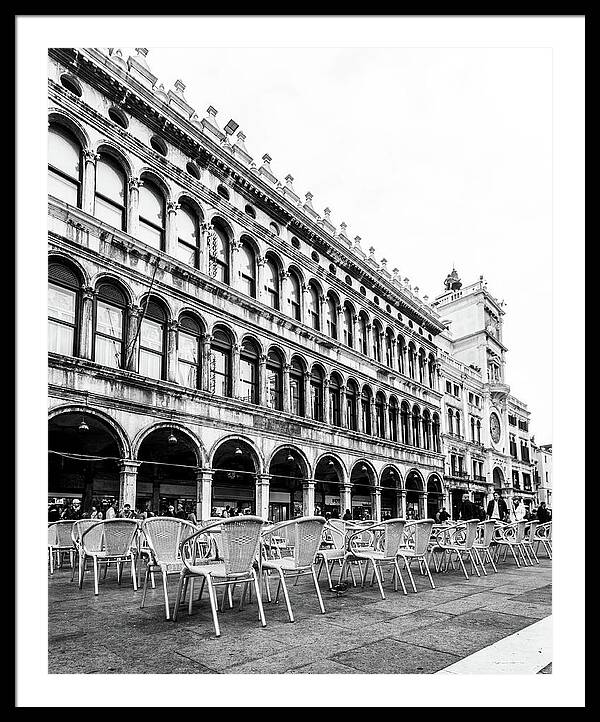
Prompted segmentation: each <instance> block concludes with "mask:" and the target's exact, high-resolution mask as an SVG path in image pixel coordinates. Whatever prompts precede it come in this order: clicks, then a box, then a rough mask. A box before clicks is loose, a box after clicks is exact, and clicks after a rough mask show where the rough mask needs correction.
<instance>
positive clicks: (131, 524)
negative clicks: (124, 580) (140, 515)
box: [81, 519, 138, 557]
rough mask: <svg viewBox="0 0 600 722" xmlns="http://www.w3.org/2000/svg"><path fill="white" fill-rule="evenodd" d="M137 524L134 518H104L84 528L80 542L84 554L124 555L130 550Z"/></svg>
mask: <svg viewBox="0 0 600 722" xmlns="http://www.w3.org/2000/svg"><path fill="white" fill-rule="evenodd" d="M137 529H138V525H137V522H136V520H135V519H106V520H104V521H99V522H98V523H97V524H94V525H93V526H90V527H89V528H88V529H86V530H85V531H84V532H83V534H82V536H81V544H82V545H83V548H84V551H85V553H86V554H97V553H98V552H104V554H105V555H106V556H115V557H118V556H126V555H128V554H129V553H130V551H131V546H132V544H133V539H134V537H135V534H136V532H137Z"/></svg>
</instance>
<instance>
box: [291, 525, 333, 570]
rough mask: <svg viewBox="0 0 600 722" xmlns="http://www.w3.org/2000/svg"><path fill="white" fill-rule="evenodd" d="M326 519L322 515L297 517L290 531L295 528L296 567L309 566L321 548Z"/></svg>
mask: <svg viewBox="0 0 600 722" xmlns="http://www.w3.org/2000/svg"><path fill="white" fill-rule="evenodd" d="M324 526H325V519H324V518H323V517H320V516H312V517H311V516H305V517H302V518H301V519H295V520H294V523H293V524H290V526H289V527H288V531H291V530H292V529H293V530H294V542H293V543H294V562H295V565H296V567H309V566H310V565H311V564H312V563H313V562H314V560H315V555H316V553H317V551H318V550H319V545H320V543H321V535H322V534H323V527H324Z"/></svg>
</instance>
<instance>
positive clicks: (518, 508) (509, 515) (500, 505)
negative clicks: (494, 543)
mask: <svg viewBox="0 0 600 722" xmlns="http://www.w3.org/2000/svg"><path fill="white" fill-rule="evenodd" d="M442 513H445V514H446V519H447V518H448V516H449V515H448V512H446V508H445V507H443V508H442V510H441V511H439V512H438V514H437V515H436V521H438V522H441V523H443V521H442V519H441V516H442ZM438 517H439V518H438ZM460 518H461V519H462V520H463V521H466V520H467V519H479V520H481V521H484V520H485V519H496V520H498V521H504V522H515V521H522V520H523V519H524V520H525V521H534V520H536V521H539V522H540V523H544V522H547V521H551V519H552V512H551V511H550V509H548V507H547V506H546V503H545V502H544V501H542V502H540V504H539V506H538V507H537V508H535V507H533V506H532V505H528V504H525V503H524V502H523V499H522V498H521V497H520V496H515V497H513V499H512V504H511V505H510V506H509V505H508V504H507V503H506V501H505V499H503V498H502V496H501V495H500V494H499V493H498V492H497V491H495V492H494V497H493V499H491V500H490V501H489V502H488V505H487V509H485V510H484V508H483V506H482V505H481V504H476V503H475V502H473V501H471V500H470V499H469V495H468V494H463V497H462V503H461V506H460Z"/></svg>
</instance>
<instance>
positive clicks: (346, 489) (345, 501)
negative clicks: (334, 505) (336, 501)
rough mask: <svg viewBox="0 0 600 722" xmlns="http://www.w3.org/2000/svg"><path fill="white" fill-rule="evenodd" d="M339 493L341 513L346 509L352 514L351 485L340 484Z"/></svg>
mask: <svg viewBox="0 0 600 722" xmlns="http://www.w3.org/2000/svg"><path fill="white" fill-rule="evenodd" d="M341 491H342V494H341V499H340V501H341V502H342V509H343V512H342V513H345V512H346V509H350V512H352V484H342V489H341Z"/></svg>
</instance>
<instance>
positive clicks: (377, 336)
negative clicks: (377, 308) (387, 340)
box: [373, 321, 383, 363]
mask: <svg viewBox="0 0 600 722" xmlns="http://www.w3.org/2000/svg"><path fill="white" fill-rule="evenodd" d="M382 333H383V329H382V328H381V324H380V323H379V321H373V358H374V359H375V361H378V362H379V363H381V335H382Z"/></svg>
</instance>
